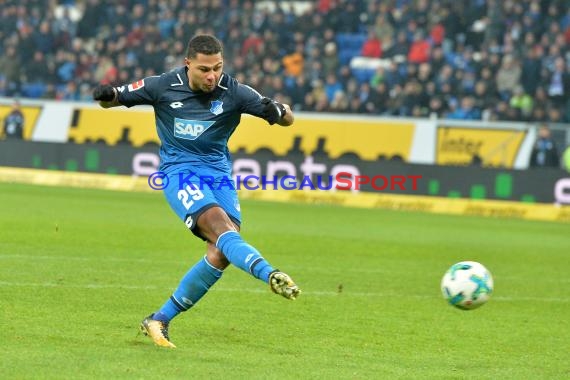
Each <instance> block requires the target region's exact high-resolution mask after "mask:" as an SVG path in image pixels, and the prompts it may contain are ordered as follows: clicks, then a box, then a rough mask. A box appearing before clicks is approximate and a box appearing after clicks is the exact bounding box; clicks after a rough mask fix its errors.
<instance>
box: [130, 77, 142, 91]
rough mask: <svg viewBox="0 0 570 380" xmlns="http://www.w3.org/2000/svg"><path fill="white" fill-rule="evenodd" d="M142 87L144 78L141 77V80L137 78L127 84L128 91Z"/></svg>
mask: <svg viewBox="0 0 570 380" xmlns="http://www.w3.org/2000/svg"><path fill="white" fill-rule="evenodd" d="M143 87H144V79H141V80H138V81H136V82H133V83H131V84H129V86H128V89H129V92H133V91H136V90H138V89H141V88H143Z"/></svg>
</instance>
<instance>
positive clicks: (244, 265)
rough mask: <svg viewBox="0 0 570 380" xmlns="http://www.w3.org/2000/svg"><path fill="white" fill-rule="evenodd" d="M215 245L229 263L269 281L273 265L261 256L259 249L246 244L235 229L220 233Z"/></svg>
mask: <svg viewBox="0 0 570 380" xmlns="http://www.w3.org/2000/svg"><path fill="white" fill-rule="evenodd" d="M216 247H218V249H219V250H220V251H222V253H223V254H224V256H226V258H227V259H228V261H229V262H230V263H232V264H233V265H235V266H236V267H238V268H240V269H242V270H244V271H246V272H247V273H249V274H251V275H253V276H254V277H255V278H258V279H260V280H262V281H265V282H267V283H268V282H269V274H270V273H271V272H272V271H273V267H272V266H271V265H269V263H268V262H267V261H266V260H265V259H264V258H263V257H261V254H260V253H259V251H258V250H257V249H255V248H253V247H252V246H251V245H249V244H247V243H246V242H245V241H243V239H242V238H241V235H240V234H239V233H238V232H236V231H227V232H224V233H223V234H221V235H220V237H219V238H218V241H217V242H216Z"/></svg>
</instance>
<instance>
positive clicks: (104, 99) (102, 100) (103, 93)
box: [93, 84, 121, 108]
mask: <svg viewBox="0 0 570 380" xmlns="http://www.w3.org/2000/svg"><path fill="white" fill-rule="evenodd" d="M93 99H94V100H96V101H98V102H99V105H100V106H101V107H103V108H111V107H117V106H120V105H121V103H119V99H118V96H117V90H116V89H115V87H113V86H111V85H109V84H100V85H98V86H97V87H95V89H94V90H93Z"/></svg>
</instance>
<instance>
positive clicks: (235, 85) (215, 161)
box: [93, 35, 301, 348]
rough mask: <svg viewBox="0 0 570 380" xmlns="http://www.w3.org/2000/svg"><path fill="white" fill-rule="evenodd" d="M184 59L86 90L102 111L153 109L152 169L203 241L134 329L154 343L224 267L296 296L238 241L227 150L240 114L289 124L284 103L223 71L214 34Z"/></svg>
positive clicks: (163, 342)
mask: <svg viewBox="0 0 570 380" xmlns="http://www.w3.org/2000/svg"><path fill="white" fill-rule="evenodd" d="M184 64H185V65H184V66H181V67H179V68H176V69H174V70H172V71H170V72H168V73H164V74H162V75H157V76H150V77H147V78H144V79H141V80H139V81H137V82H134V83H132V84H129V85H128V86H120V87H113V86H111V85H99V86H97V87H96V88H95V89H94V91H93V98H94V99H95V100H97V101H99V104H100V105H101V106H102V107H103V108H109V107H116V106H120V105H123V106H126V107H132V106H135V105H139V104H149V105H152V106H153V108H154V113H155V119H156V128H157V132H158V136H159V138H160V141H161V147H160V161H161V163H160V170H161V171H162V172H164V173H165V174H166V175H167V176H168V178H170V179H173V180H176V182H179V183H176V184H175V185H174V186H173V184H172V183H171V184H170V185H169V186H168V187H166V188H165V189H164V195H165V197H166V199H167V201H168V203H169V204H170V206H171V207H172V209H173V210H174V212H175V213H176V214H177V215H178V217H179V218H180V219H181V220H182V221H183V222H184V223H185V224H186V226H187V227H188V228H189V229H190V231H192V232H193V233H194V235H196V236H198V237H200V238H202V239H203V240H205V241H206V242H207V250H206V255H205V256H204V258H203V259H201V260H199V261H198V262H197V263H196V264H195V265H194V266H193V267H191V268H190V270H189V271H188V272H187V273H186V274H185V275H184V276H183V278H182V280H181V281H180V283H179V285H178V288H177V289H176V290H175V291H174V293H173V294H172V296H171V297H170V298H169V299H168V300H167V301H166V302H165V303H164V305H162V307H161V308H160V309H158V310H157V311H156V312H154V313H152V314H151V315H149V316H148V317H146V318H145V319H144V320H143V321H142V323H141V326H140V328H141V331H142V332H143V333H144V334H145V335H148V336H150V337H151V338H152V340H153V341H154V342H155V343H156V344H157V345H159V346H163V347H172V348H174V347H175V345H174V344H173V343H172V342H171V341H170V338H169V336H168V326H169V323H170V321H171V320H172V319H173V318H174V317H176V316H177V315H178V314H180V313H181V312H183V311H187V310H189V309H190V308H191V307H192V306H194V305H195V304H196V303H197V302H198V301H199V300H200V299H201V298H202V297H203V296H204V295H205V294H206V292H207V291H208V290H209V289H210V288H211V287H212V286H213V285H214V284H215V283H216V281H218V280H219V279H220V277H221V276H222V273H223V271H224V269H225V268H226V267H227V266H228V265H229V264H233V265H235V266H237V267H238V268H240V269H242V270H244V271H245V272H247V273H249V274H250V275H252V276H253V277H255V278H257V279H259V280H261V281H264V282H266V283H268V284H269V286H270V289H271V290H272V291H273V292H275V293H277V294H279V295H281V296H283V297H285V298H288V299H291V300H294V299H295V298H297V296H298V295H299V294H300V293H301V290H300V289H299V287H298V286H297V285H296V284H295V282H294V281H293V280H292V279H291V277H289V276H288V275H287V274H285V273H283V272H281V271H279V270H277V269H275V268H273V267H272V266H271V264H269V262H268V261H267V260H265V259H264V258H263V256H262V255H261V254H260V253H259V251H258V250H257V249H255V248H254V247H253V246H251V245H250V244H248V243H247V242H245V241H244V240H243V239H242V237H241V235H240V233H239V230H240V223H241V212H240V205H239V201H238V197H237V192H236V190H235V184H234V183H233V180H231V170H232V163H231V158H230V154H229V150H228V147H227V142H228V139H229V138H230V136H231V135H232V133H233V132H234V130H235V129H236V127H237V126H238V124H239V122H240V117H241V114H242V113H247V114H251V115H254V116H258V117H261V118H263V119H265V120H267V122H268V123H269V124H271V125H273V124H278V125H281V126H289V125H291V124H293V120H294V116H293V113H292V112H291V108H290V107H289V105H287V104H281V103H278V102H276V101H274V100H272V99H269V98H266V97H263V96H261V95H260V94H259V93H258V92H257V91H255V90H254V89H253V88H251V87H249V86H247V85H245V84H241V83H239V82H237V80H236V79H234V78H232V77H230V76H229V75H227V74H226V73H224V72H223V64H224V61H223V48H222V44H221V43H220V41H219V40H218V39H217V38H215V37H214V36H211V35H198V36H195V37H194V38H192V39H191V40H190V42H189V43H188V50H187V54H186V57H185V59H184ZM204 178H208V179H209V181H208V183H209V184H210V185H209V186H205V185H204V181H203V179H204ZM212 178H213V179H214V180H213V182H212V181H211V179H212ZM228 179H230V180H228Z"/></svg>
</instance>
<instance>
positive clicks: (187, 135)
mask: <svg viewBox="0 0 570 380" xmlns="http://www.w3.org/2000/svg"><path fill="white" fill-rule="evenodd" d="M213 124H214V122H213V121H201V120H186V119H179V118H175V119H174V136H175V137H178V138H181V139H186V140H196V139H197V138H198V137H200V135H201V134H202V133H204V131H205V130H206V129H208V128H210V127H211V126H212V125H213Z"/></svg>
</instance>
